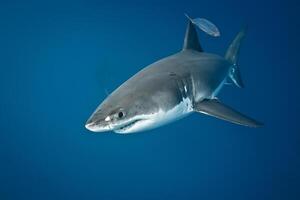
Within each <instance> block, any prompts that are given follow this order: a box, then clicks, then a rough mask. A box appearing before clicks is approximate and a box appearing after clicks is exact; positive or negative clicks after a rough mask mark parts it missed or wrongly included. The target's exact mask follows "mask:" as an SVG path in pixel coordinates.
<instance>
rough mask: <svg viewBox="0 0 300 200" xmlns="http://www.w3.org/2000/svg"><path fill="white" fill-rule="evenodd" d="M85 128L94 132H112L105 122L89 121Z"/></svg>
mask: <svg viewBox="0 0 300 200" xmlns="http://www.w3.org/2000/svg"><path fill="white" fill-rule="evenodd" d="M85 128H86V129H88V130H89V131H92V132H105V131H110V130H111V127H110V125H109V124H108V123H107V122H105V121H104V120H103V121H102V120H101V121H99V120H98V121H93V120H92V119H89V120H88V121H87V122H86V124H85Z"/></svg>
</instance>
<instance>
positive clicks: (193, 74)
mask: <svg viewBox="0 0 300 200" xmlns="http://www.w3.org/2000/svg"><path fill="white" fill-rule="evenodd" d="M243 35H244V32H240V33H239V34H238V36H237V37H236V39H235V40H234V41H233V44H232V45H231V46H230V48H229V50H228V51H229V52H228V53H227V54H226V55H229V56H227V58H224V57H222V56H219V55H215V54H211V53H205V52H203V50H202V47H201V46H200V44H199V42H198V36H197V32H196V29H195V27H194V25H193V23H192V22H191V21H189V22H188V26H187V30H186V35H185V39H184V45H183V49H182V50H181V51H180V52H178V53H176V54H173V55H171V56H168V57H166V58H163V59H161V60H159V61H157V62H155V63H153V64H151V65H149V66H147V67H145V68H144V69H142V70H141V71H139V72H138V73H137V74H135V75H134V76H132V77H131V78H130V79H128V80H127V81H126V82H124V83H123V84H122V85H121V86H119V87H118V88H117V89H116V90H115V91H114V92H112V93H111V94H110V95H109V96H108V97H107V98H106V99H105V100H104V101H103V102H102V103H101V104H100V105H99V106H98V107H97V109H96V110H95V111H94V113H93V114H92V115H91V117H90V118H89V119H88V120H87V122H86V124H85V127H86V128H87V129H88V130H90V131H93V132H106V131H114V132H116V133H120V134H127V133H135V132H140V131H145V130H150V129H153V128H157V127H159V126H162V125H164V124H167V123H170V122H172V121H175V120H178V119H181V118H183V117H185V116H188V115H189V114H191V113H195V112H197V113H203V114H207V115H211V116H214V117H217V118H220V119H223V120H226V121H230V122H233V123H236V124H240V125H245V126H250V127H258V126H261V125H262V124H261V123H260V122H257V121H255V120H254V119H251V118H249V117H247V116H245V115H243V114H241V113H239V112H237V111H235V110H233V109H231V108H230V107H228V106H225V105H223V104H222V103H221V102H219V101H218V100H216V95H217V94H218V92H219V91H220V89H221V88H222V87H223V86H224V84H225V82H226V81H227V80H228V79H230V78H234V77H237V76H234V74H232V73H233V72H235V71H238V70H233V69H237V65H236V56H237V54H238V50H239V46H240V45H239V44H240V41H241V39H242V38H243V37H242V36H243ZM236 48H238V49H236ZM232 58H234V59H232ZM232 60H234V61H235V62H234V63H233V62H232ZM238 77H239V78H240V76H238ZM232 81H233V82H234V83H236V84H238V83H239V82H238V81H239V80H232Z"/></svg>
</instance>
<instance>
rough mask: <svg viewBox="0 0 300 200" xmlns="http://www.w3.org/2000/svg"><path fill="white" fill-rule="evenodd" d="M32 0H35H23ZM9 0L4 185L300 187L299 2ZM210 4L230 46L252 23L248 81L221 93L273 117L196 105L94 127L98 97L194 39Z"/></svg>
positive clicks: (91, 193)
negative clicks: (149, 121) (161, 118)
mask: <svg viewBox="0 0 300 200" xmlns="http://www.w3.org/2000/svg"><path fill="white" fill-rule="evenodd" d="M22 2H23V3H22ZM22 2H16V1H13V2H12V1H11V2H8V1H7V2H1V3H0V28H1V29H0V58H1V59H0V69H1V73H0V89H1V96H0V107H1V111H0V132H1V133H0V142H1V144H0V161H1V163H0V199H5V200H6V199H103V200H104V199H105V200H106V199H108V200H114V199H122V200H123V199H124V200H125V199H130V200H140V199H149V200H150V199H151V200H152V199H175V200H176V199H180V200H182V199H218V200H219V199H230V200H235V199H239V200H241V199H243V200H245V199H249V200H253V199H264V200H266V199H299V198H300V195H299V193H300V192H299V185H300V172H299V169H300V162H299V160H300V157H299V155H300V152H299V144H300V130H299V114H298V113H299V111H300V109H299V100H300V99H299V88H298V86H299V71H300V70H299V67H300V65H299V61H298V60H299V47H298V46H299V41H300V40H299V27H300V23H299V17H298V16H299V15H298V13H297V12H298V11H299V5H298V4H297V3H291V2H288V1H274V0H272V1H271V0H267V1H264V3H262V2H261V1H247V2H246V1H239V0H235V1H233V0H231V1H216V0H209V1H208V0H207V1H200V0H197V1H181V2H179V1H178V2H175V1H174V2H168V3H162V2H150V1H149V2H144V1H143V3H142V2H140V3H138V2H126V3H125V2H122V3H120V2H112V1H106V2H100V1H76V2H75V1H74V2H73V1H72V2H71V1H70V2H67V1H63V0H61V1H57V2H53V1H52V2H51V3H42V2H40V1H36V2H32V1H22ZM185 12H186V13H188V14H189V15H190V16H192V17H205V18H207V19H209V20H211V21H212V22H214V23H215V24H216V25H218V27H219V29H220V31H221V37H220V38H217V39H216V38H211V37H209V36H207V35H205V34H204V33H203V32H202V33H200V34H199V36H200V40H201V44H202V46H203V48H204V49H205V50H206V51H207V52H214V53H217V54H220V55H223V54H224V52H225V50H226V48H227V47H228V45H229V43H230V42H231V40H232V39H233V38H234V36H235V34H236V33H237V32H238V31H239V29H240V27H242V26H243V25H244V24H247V25H248V27H249V31H248V34H247V37H246V39H245V42H244V43H243V46H242V49H241V53H240V59H239V65H240V68H241V73H242V76H243V80H244V83H245V86H246V87H245V89H243V90H241V89H238V88H236V87H232V86H227V87H226V88H224V89H223V90H222V92H221V94H220V99H222V101H223V102H226V103H227V104H228V105H231V106H232V107H235V108H236V109H238V110H240V111H242V112H244V113H246V114H248V115H250V116H252V117H254V118H256V119H258V120H261V121H263V122H264V123H265V126H264V127H263V128H260V129H251V128H246V127H241V126H238V125H234V124H230V123H227V122H223V121H221V120H218V119H214V118H211V117H208V116H204V115H200V114H198V115H197V114H194V115H191V116H189V117H187V118H185V119H183V120H180V121H178V122H176V123H172V124H169V125H167V126H164V127H161V128H159V129H155V130H152V131H148V132H144V133H139V134H132V135H126V136H123V135H118V134H112V133H99V134H95V133H91V132H89V131H87V130H86V129H85V128H84V123H85V121H86V120H87V118H88V117H89V116H90V114H91V113H92V112H93V110H94V109H95V108H96V106H97V105H98V104H99V103H100V102H101V101H102V100H103V99H104V98H105V96H106V94H105V90H107V91H112V90H113V89H115V88H116V87H117V86H118V85H120V84H121V83H123V82H124V81H125V80H126V79H128V78H129V77H130V76H132V75H133V74H134V73H136V72H137V71H139V70H140V69H142V68H143V67H144V66H147V65H148V64H150V63H152V62H154V61H156V60H158V59H160V58H162V57H165V56H167V55H170V54H172V53H175V52H177V51H179V50H180V49H181V46H182V42H183V36H184V32H185V28H186V23H187V20H186V18H185V16H184V13H185Z"/></svg>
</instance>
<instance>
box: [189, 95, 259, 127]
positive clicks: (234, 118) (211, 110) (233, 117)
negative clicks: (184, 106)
mask: <svg viewBox="0 0 300 200" xmlns="http://www.w3.org/2000/svg"><path fill="white" fill-rule="evenodd" d="M194 110H195V111H196V112H200V113H203V114H207V115H210V116H213V117H216V118H219V119H223V120H225V121H229V122H232V123H235V124H239V125H243V126H250V127H260V126H262V125H263V124H262V123H260V122H258V121H256V120H254V119H251V118H250V117H247V116H246V115H243V114H242V113H240V112H238V111H235V110H233V109H232V108H230V107H229V106H226V105H224V104H222V103H221V102H220V101H219V100H217V99H207V100H204V101H201V102H199V103H197V104H196V105H195V106H194Z"/></svg>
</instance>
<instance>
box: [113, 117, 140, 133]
mask: <svg viewBox="0 0 300 200" xmlns="http://www.w3.org/2000/svg"><path fill="white" fill-rule="evenodd" d="M141 121H144V119H134V120H132V121H128V122H126V123H124V124H122V125H120V126H119V127H117V128H115V129H113V131H114V132H116V133H127V131H128V130H130V129H131V128H132V127H133V126H134V125H136V124H137V123H139V122H141Z"/></svg>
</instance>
